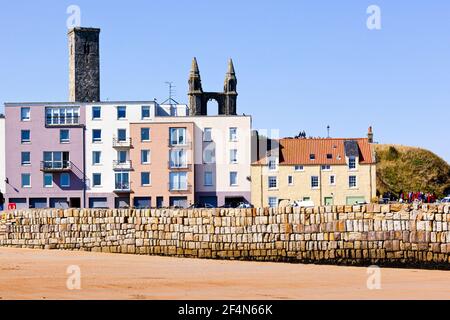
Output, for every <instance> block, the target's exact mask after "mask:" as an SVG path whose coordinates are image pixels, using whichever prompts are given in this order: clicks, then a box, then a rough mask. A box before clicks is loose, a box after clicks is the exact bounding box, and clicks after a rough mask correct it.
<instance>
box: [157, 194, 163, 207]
mask: <svg viewBox="0 0 450 320" xmlns="http://www.w3.org/2000/svg"><path fill="white" fill-rule="evenodd" d="M156 207H157V208H162V207H164V197H156Z"/></svg>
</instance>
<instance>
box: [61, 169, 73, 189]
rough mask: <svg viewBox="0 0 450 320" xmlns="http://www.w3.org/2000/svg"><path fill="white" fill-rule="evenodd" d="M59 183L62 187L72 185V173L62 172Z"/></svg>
mask: <svg viewBox="0 0 450 320" xmlns="http://www.w3.org/2000/svg"><path fill="white" fill-rule="evenodd" d="M59 185H60V186H61V187H65V188H67V187H70V174H69V173H67V172H64V173H61V175H60V176H59Z"/></svg>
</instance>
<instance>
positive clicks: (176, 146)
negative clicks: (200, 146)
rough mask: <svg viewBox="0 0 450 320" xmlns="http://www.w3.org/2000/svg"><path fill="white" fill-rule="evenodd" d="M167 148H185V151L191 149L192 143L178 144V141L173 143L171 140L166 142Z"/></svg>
mask: <svg viewBox="0 0 450 320" xmlns="http://www.w3.org/2000/svg"><path fill="white" fill-rule="evenodd" d="M168 146H169V147H170V148H187V149H191V148H192V142H191V141H188V140H186V141H183V142H179V141H173V140H171V139H169V140H168Z"/></svg>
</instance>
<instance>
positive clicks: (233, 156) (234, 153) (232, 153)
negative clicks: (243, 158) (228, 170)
mask: <svg viewBox="0 0 450 320" xmlns="http://www.w3.org/2000/svg"><path fill="white" fill-rule="evenodd" d="M237 162H238V160H237V149H231V150H230V163H237Z"/></svg>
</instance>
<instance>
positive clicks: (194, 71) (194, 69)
mask: <svg viewBox="0 0 450 320" xmlns="http://www.w3.org/2000/svg"><path fill="white" fill-rule="evenodd" d="M199 73H200V71H199V70H198V64H197V58H196V57H194V59H192V65H191V74H199Z"/></svg>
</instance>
